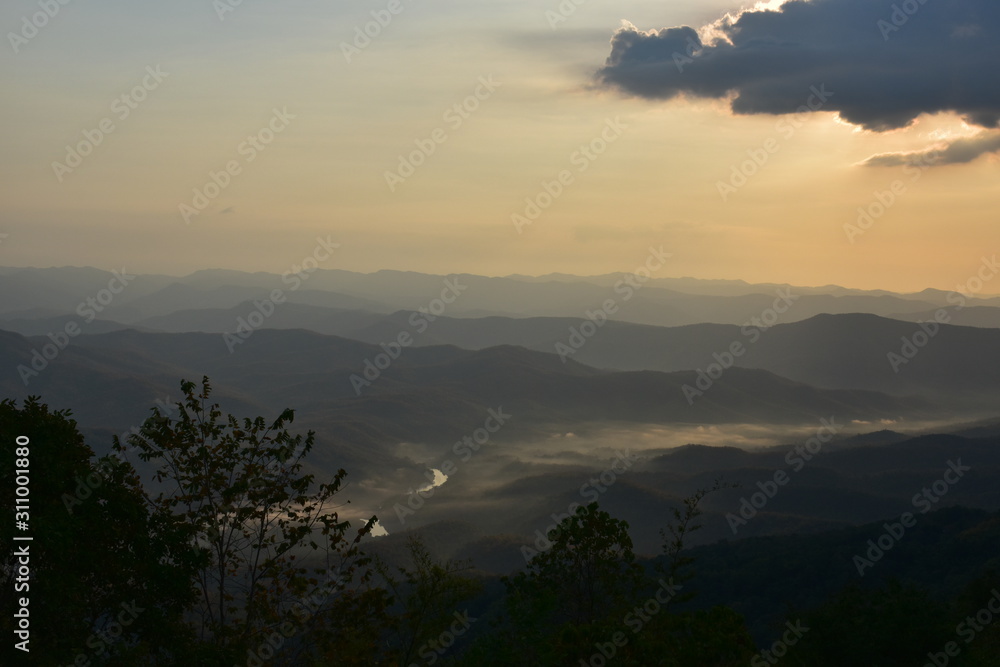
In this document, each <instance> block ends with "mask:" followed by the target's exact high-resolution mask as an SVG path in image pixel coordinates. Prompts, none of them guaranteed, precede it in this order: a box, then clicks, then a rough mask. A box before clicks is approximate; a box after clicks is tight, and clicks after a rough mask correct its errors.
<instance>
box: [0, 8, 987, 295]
mask: <svg viewBox="0 0 1000 667" xmlns="http://www.w3.org/2000/svg"><path fill="white" fill-rule="evenodd" d="M894 4H895V5H896V7H899V8H900V9H898V13H895V14H894V9H893V5H894ZM996 5H997V3H996V2H995V0H927V1H926V2H924V3H921V2H920V0H906V1H905V2H895V3H894V2H891V1H883V0H811V1H810V2H801V1H795V2H789V3H782V2H780V1H777V0H776V1H772V2H769V3H766V4H761V5H758V6H751V5H743V4H740V3H739V2H737V1H728V0H673V1H671V2H652V1H645V2H640V1H632V0H613V1H612V0H606V1H605V0H575V1H574V0H562V2H559V1H558V0H543V1H538V2H535V1H532V2H527V1H517V0H462V1H461V2H458V1H457V0H443V1H438V0H369V1H365V2H360V1H356V0H349V1H346V2H340V1H338V2H329V1H327V2H319V1H318V0H283V1H281V2H278V1H277V0H242V1H240V0H214V1H213V0H171V2H169V3H166V2H155V1H153V0H130V1H127V2H126V1H125V0H69V2H68V4H65V5H63V4H60V2H59V0H34V1H28V0H8V1H7V2H5V3H4V4H3V6H2V8H0V27H2V30H3V32H4V34H5V39H4V43H3V44H2V45H0V51H2V55H0V90H2V93H0V94H2V95H3V102H4V104H3V108H4V119H5V122H4V123H3V126H2V129H0V265H3V266H39V267H45V266H66V265H73V266H94V267H97V268H103V269H107V270H110V269H112V268H121V267H122V266H125V267H127V268H128V269H129V270H130V271H133V272H143V273H167V274H174V275H183V274H186V273H190V272H193V271H196V270H199V269H204V268H230V269H240V270H252V271H256V270H263V271H274V272H283V271H286V270H288V268H289V267H290V266H291V265H293V264H297V263H300V262H301V261H302V259H303V258H304V257H307V256H309V255H311V254H312V251H313V249H314V248H315V247H316V245H317V238H319V237H322V238H324V239H332V241H334V242H336V243H338V244H340V247H339V248H338V250H337V252H335V253H334V254H333V255H332V256H331V258H330V259H329V260H328V261H327V262H326V263H325V264H324V266H323V267H322V268H330V269H348V270H354V271H363V272H370V271H377V270H380V269H398V270H412V271H421V272H426V273H439V274H444V273H463V272H464V273H476V274H481V275H507V274H514V273H519V274H530V275H543V274H547V273H551V272H563V273H575V274H579V275H595V274H603V273H608V272H614V271H630V270H633V269H635V268H636V267H637V266H639V265H641V263H642V262H643V261H644V260H645V258H646V257H647V256H648V254H649V248H650V247H651V246H652V247H657V248H659V247H662V248H663V249H664V250H666V251H667V252H669V253H671V258H670V262H669V263H668V264H667V265H665V266H664V267H663V268H662V269H661V271H662V273H661V274H659V277H679V276H693V277H697V278H723V279H744V280H748V281H751V282H787V283H792V284H798V285H826V284H839V285H843V286H846V287H855V288H866V289H892V290H898V291H918V290H921V289H924V288H926V287H936V288H940V289H948V290H950V289H954V288H955V286H956V285H958V284H963V283H965V282H966V281H967V280H968V279H969V277H971V276H974V275H975V273H976V271H977V270H978V269H979V267H980V266H981V265H982V263H983V258H984V257H986V258H990V257H992V256H993V255H994V254H995V253H996V252H997V251H998V250H1000V225H997V219H996V213H997V205H996V204H997V202H998V197H1000V179H998V178H997V176H998V175H1000V172H998V166H1000V162H998V151H1000V130H998V129H997V121H998V119H1000V74H998V70H997V67H996V63H997V62H1000V39H998V37H1000V35H998V33H1000V7H997V6H996ZM46 8H47V11H48V13H49V14H51V16H48V15H46V14H45V13H44V12H45V11H46ZM904 10H905V11H904ZM38 26H41V27H38ZM366 32H367V34H366Z"/></svg>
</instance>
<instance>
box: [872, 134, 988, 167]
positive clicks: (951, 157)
mask: <svg viewBox="0 0 1000 667" xmlns="http://www.w3.org/2000/svg"><path fill="white" fill-rule="evenodd" d="M997 151H1000V132H982V133H980V134H977V135H976V136H974V137H968V138H965V139H956V140H955V141H953V142H951V143H950V144H947V145H944V146H935V147H931V148H928V149H926V150H922V151H916V152H912V153H880V154H879V155H873V156H871V157H870V158H868V159H867V160H865V161H864V162H862V163H861V164H862V166H865V167H901V166H904V165H911V166H917V167H922V166H929V167H935V166H938V165H943V164H965V163H966V162H972V161H973V160H975V159H976V158H978V157H980V156H981V155H986V154H988V153H996V152H997Z"/></svg>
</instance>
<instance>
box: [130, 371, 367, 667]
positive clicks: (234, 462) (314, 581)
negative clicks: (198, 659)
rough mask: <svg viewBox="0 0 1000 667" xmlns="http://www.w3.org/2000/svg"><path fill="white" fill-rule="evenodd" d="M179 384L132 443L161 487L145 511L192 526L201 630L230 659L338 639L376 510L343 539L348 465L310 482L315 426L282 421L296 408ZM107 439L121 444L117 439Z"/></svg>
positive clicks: (273, 657)
mask: <svg viewBox="0 0 1000 667" xmlns="http://www.w3.org/2000/svg"><path fill="white" fill-rule="evenodd" d="M181 390H182V392H183V393H184V400H183V401H182V402H180V403H178V404H177V408H178V410H177V412H176V415H175V416H173V417H171V416H168V415H166V414H163V412H162V411H161V410H160V408H158V407H157V408H154V409H153V415H152V417H150V418H149V419H148V420H147V421H146V422H145V423H144V425H143V426H142V428H141V430H140V432H139V433H138V434H133V435H132V436H130V437H129V439H128V444H129V445H131V447H132V448H134V449H135V450H137V451H138V452H139V457H140V458H141V459H142V460H144V461H150V462H153V463H154V464H155V465H156V466H157V469H156V482H157V483H158V484H160V485H161V486H162V487H163V490H161V491H160V492H159V493H158V494H157V495H155V496H153V497H150V498H149V503H150V506H151V508H152V509H153V511H154V512H159V513H164V514H169V515H171V516H172V517H174V518H175V520H176V521H177V522H178V523H180V524H183V525H186V526H188V527H189V529H190V530H191V532H192V540H193V542H194V543H195V544H197V546H198V548H199V550H200V552H201V554H202V555H203V556H204V558H205V561H204V564H203V567H201V568H199V570H198V572H197V575H196V578H195V587H196V589H197V591H198V602H197V604H196V605H194V607H193V610H192V611H193V615H194V619H195V623H196V628H195V629H196V631H197V633H198V636H199V637H200V639H201V640H203V641H205V642H207V643H209V644H211V645H212V646H213V647H214V650H215V651H214V652H215V655H216V656H217V657H218V659H219V660H220V661H224V662H225V663H228V664H233V661H236V662H241V663H245V662H247V661H252V660H254V659H256V660H259V661H277V662H281V661H284V660H292V658H291V657H290V656H297V657H295V658H294V659H295V660H302V659H303V658H302V657H301V656H302V654H303V652H308V651H310V650H315V649H316V647H315V646H311V645H310V644H309V639H310V635H311V633H312V632H313V631H314V630H316V631H317V633H318V634H319V635H320V636H321V638H322V639H323V641H327V642H329V641H336V640H337V638H338V636H339V635H338V633H337V632H336V628H334V627H331V625H330V623H329V621H330V618H329V617H328V613H329V611H330V610H331V609H332V608H334V607H336V606H337V605H342V604H343V603H344V596H348V597H350V596H351V595H355V594H356V590H355V589H356V587H357V586H358V585H364V584H367V582H368V580H369V578H370V572H369V571H368V570H367V569H366V568H365V567H364V566H365V565H366V559H365V558H364V556H363V555H362V554H361V553H360V550H359V548H358V545H359V542H360V541H361V539H362V538H363V537H364V536H365V535H367V534H368V533H369V532H370V530H371V528H372V525H373V524H374V522H375V521H376V518H375V517H372V518H371V519H370V520H369V521H368V522H367V523H366V524H365V525H364V526H363V527H362V528H361V529H360V530H358V531H357V533H356V535H355V536H354V537H353V539H352V538H350V537H349V535H348V531H349V528H350V524H349V523H348V522H347V521H343V520H341V519H340V518H339V516H338V513H337V511H336V508H335V507H334V506H333V498H334V496H335V495H336V494H337V493H338V492H339V491H340V490H341V488H342V485H343V481H344V478H345V477H346V475H347V473H346V472H345V471H344V470H343V469H341V470H339V471H338V472H337V473H336V475H334V477H333V479H332V480H331V481H330V482H328V483H320V484H318V485H317V484H315V480H314V477H313V475H305V474H302V461H303V458H304V457H305V456H306V455H307V454H308V453H309V451H310V450H311V449H312V447H313V444H314V442H315V434H314V433H313V432H312V431H310V432H308V433H307V434H306V435H305V436H303V435H301V434H299V435H292V434H291V433H290V432H289V431H288V428H287V426H288V424H290V423H291V422H292V421H293V419H294V412H293V411H292V410H285V411H284V412H282V413H281V415H279V416H278V418H277V419H275V420H274V421H273V422H267V421H265V420H264V418H263V417H257V418H256V419H252V420H251V419H249V418H245V419H242V420H239V419H237V418H236V417H234V416H232V415H226V416H223V414H222V411H221V410H220V409H219V406H218V404H211V405H210V404H209V402H208V401H209V397H210V395H211V385H210V383H209V380H208V378H207V377H206V378H203V379H202V384H201V391H200V392H199V393H197V394H196V393H195V392H196V387H195V384H194V383H193V382H186V381H185V382H182V383H181ZM114 446H115V448H116V450H118V451H125V449H126V447H125V445H123V444H122V443H121V442H120V441H119V440H118V439H117V438H116V439H115V445H114ZM164 484H165V486H163V485H164ZM368 602H371V600H370V599H366V600H365V604H367V603H368Z"/></svg>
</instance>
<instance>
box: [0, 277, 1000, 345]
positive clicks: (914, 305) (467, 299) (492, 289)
mask: <svg viewBox="0 0 1000 667" xmlns="http://www.w3.org/2000/svg"><path fill="white" fill-rule="evenodd" d="M112 278H114V274H113V273H109V272H104V271H99V270H97V269H89V268H54V269H15V268H2V269H0V290H2V293H3V294H4V295H5V298H4V302H3V303H2V304H0V319H2V320H3V321H6V322H11V321H23V320H28V319H38V318H43V317H53V316H60V315H72V314H74V313H75V312H76V310H77V308H78V306H79V305H80V304H81V303H83V302H84V301H85V300H86V299H87V298H88V297H92V296H94V295H96V294H98V293H99V292H100V290H102V289H105V288H106V287H107V285H108V283H109V281H110V280H111V279H112ZM447 280H452V281H453V282H455V283H456V284H457V285H459V286H460V287H461V290H460V295H459V296H458V298H456V299H454V301H453V302H452V303H449V304H447V307H446V308H445V309H444V312H443V313H440V314H444V315H448V316H450V317H484V316H489V315H498V316H509V317H535V316H538V317H553V316H554V317H584V316H585V313H586V312H588V311H591V312H593V311H595V310H597V309H599V308H601V306H602V304H604V303H606V302H607V301H608V300H609V299H610V300H613V301H614V302H615V313H614V314H613V316H612V319H617V320H621V321H627V322H635V323H639V324H651V325H657V326H683V325H688V324H700V323H715V324H739V325H742V324H744V323H745V322H748V321H749V320H751V319H752V318H754V317H758V318H759V317H761V316H762V314H763V313H766V311H767V309H768V308H769V307H770V306H771V305H772V303H773V302H774V300H775V298H776V295H777V294H779V293H782V294H789V295H792V297H794V298H795V301H794V305H793V306H792V307H791V308H789V309H788V311H787V312H785V313H782V314H781V316H780V318H779V320H778V321H780V322H783V323H789V322H795V321H800V320H805V319H809V318H811V317H813V316H815V315H818V314H824V313H828V314H840V313H870V314H875V315H881V316H884V317H899V318H903V319H910V318H917V317H925V316H926V314H927V313H928V312H933V311H934V309H936V308H939V307H947V306H948V305H949V302H948V298H949V295H948V294H947V293H944V292H940V291H938V290H925V291H924V292H921V293H919V294H892V293H889V292H884V291H870V292H865V291H861V290H848V289H844V288H841V287H837V286H828V287H820V288H816V287H796V286H781V285H748V284H746V283H742V282H739V281H700V280H694V279H685V278H655V277H654V278H651V279H649V280H648V281H646V282H643V281H642V280H641V279H640V278H638V277H634V276H630V275H629V274H614V275H607V276H594V277H586V278H581V277H571V276H564V275H554V276H547V277H543V278H527V277H524V276H509V277H505V278H490V277H484V276H473V275H457V276H433V275H427V274H420V273H411V272H400V271H379V272H376V273H371V274H361V273H353V272H350V271H341V270H324V269H318V270H315V271H313V272H311V273H310V272H301V271H300V273H298V274H295V273H288V274H285V275H283V276H282V275H277V274H269V273H243V272H238V271H220V270H213V271H199V272H196V273H193V274H191V275H189V276H185V277H181V278H177V277H171V276H160V275H135V276H134V277H130V278H129V280H128V284H127V287H126V288H125V289H124V290H122V291H121V293H120V294H118V295H116V296H115V298H114V300H113V301H112V302H111V303H110V304H108V305H107V307H106V308H103V309H102V310H101V312H100V318H101V319H110V320H114V321H117V322H121V323H123V324H128V325H137V324H138V325H144V326H148V324H146V323H144V320H148V319H150V318H159V317H162V316H166V315H170V314H172V313H176V312H178V311H184V310H190V309H206V308H221V309H228V308H234V307H236V306H237V305H239V304H241V303H243V302H246V301H253V300H255V299H258V300H260V299H266V298H268V297H269V296H270V295H271V294H272V292H273V291H274V290H281V291H282V296H283V297H284V298H287V300H288V301H290V302H292V303H298V304H305V305H312V306H322V307H327V308H337V309H347V310H364V311H368V312H372V313H382V314H388V313H392V312H395V311H398V310H410V311H412V310H418V309H419V308H421V307H424V308H429V307H430V306H431V305H432V304H433V302H434V301H435V299H437V298H439V297H440V295H441V293H442V290H443V289H445V285H446V281H447ZM967 306H969V307H973V306H974V307H977V308H985V309H988V310H986V311H979V312H977V314H976V315H975V317H969V318H968V319H969V320H970V321H969V322H967V323H968V324H973V325H976V326H980V325H982V323H986V324H991V323H993V322H995V321H996V318H997V313H996V312H993V310H992V309H1000V297H991V298H984V299H976V298H970V299H969V300H968V303H967ZM997 312H1000V310H998V311H997ZM435 314H438V313H435ZM961 317H962V318H966V316H965V315H962V316H961ZM180 321H181V322H183V319H181V320H180ZM176 326H178V325H174V326H172V327H170V330H175V329H176ZM7 328H8V329H10V328H11V327H10V326H8V327H7Z"/></svg>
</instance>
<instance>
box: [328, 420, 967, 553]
mask: <svg viewBox="0 0 1000 667" xmlns="http://www.w3.org/2000/svg"><path fill="white" fill-rule="evenodd" d="M827 422H828V423H832V424H833V425H834V426H835V427H836V429H837V432H836V435H835V438H834V440H833V441H831V442H830V443H829V444H826V445H824V447H825V448H826V449H827V450H832V449H834V448H837V447H843V446H845V445H846V444H847V443H845V442H844V441H845V439H847V438H850V437H852V436H855V435H858V434H864V433H871V432H875V431H881V430H886V429H888V430H893V431H897V432H901V433H905V434H908V435H919V434H922V433H927V432H942V431H946V430H954V429H955V428H957V425H956V424H954V423H950V424H949V423H946V422H940V421H937V422H930V421H927V422H915V421H907V422H903V421H893V420H882V421H880V422H859V421H853V422H841V421H839V420H837V419H835V418H834V419H833V420H832V421H831V420H827ZM821 427H823V424H822V423H821V422H819V421H817V422H813V423H803V424H799V425H793V426H789V425H785V424H782V425H771V424H759V423H754V424H724V425H707V426H706V425H694V424H676V425H669V426H664V425H646V426H642V425H640V426H637V425H634V424H601V425H591V426H581V427H579V428H577V429H576V430H573V431H567V430H563V429H559V430H557V431H556V430H554V431H553V432H551V433H549V434H547V435H542V436H539V437H537V438H532V439H526V440H521V441H509V440H504V439H503V437H502V436H503V433H502V430H501V432H500V433H498V434H497V435H496V436H491V439H490V440H487V441H485V442H484V443H483V444H477V443H476V442H475V441H474V440H472V439H471V438H470V439H468V440H466V441H465V442H454V443H452V444H441V443H436V444H428V443H412V442H403V443H400V444H399V445H398V446H397V447H396V450H395V451H394V452H392V453H393V454H394V455H395V456H396V457H398V459H402V460H407V461H411V462H412V463H413V465H412V466H411V467H406V468H397V469H395V470H386V471H382V472H380V473H378V474H376V475H373V476H370V477H368V478H367V479H364V480H361V481H355V482H354V483H352V484H350V486H349V487H348V488H347V489H345V495H346V496H347V497H349V498H350V499H351V508H352V512H351V513H350V518H352V519H355V520H357V519H361V518H362V517H368V516H371V515H372V514H376V515H378V516H379V519H380V521H379V524H380V525H379V528H378V530H377V533H376V534H379V535H383V534H386V532H388V533H389V534H393V533H396V532H403V531H406V530H409V529H411V528H415V527H419V526H422V525H426V524H430V523H434V522H436V521H441V520H445V519H457V520H462V521H469V522H471V523H474V524H475V525H477V526H480V527H481V528H482V529H483V530H484V531H486V532H495V531H496V532H508V533H509V532H523V533H525V534H531V533H532V532H533V530H534V523H532V521H531V520H530V517H532V516H537V515H538V513H539V512H541V513H542V514H543V515H545V516H547V515H548V514H549V512H548V511H546V510H545V508H546V507H549V506H551V508H552V511H553V512H557V513H559V512H565V508H566V507H567V502H568V501H573V500H574V498H575V500H576V501H577V502H579V503H581V504H586V502H589V501H591V500H594V499H598V500H599V501H600V502H601V503H602V506H604V505H605V504H606V502H605V501H606V500H608V499H609V498H610V495H611V494H609V496H608V497H605V495H604V494H605V493H606V491H602V490H600V489H602V488H606V487H605V486H604V485H602V484H601V477H600V475H601V473H602V472H603V473H604V478H603V479H604V482H605V484H607V482H608V481H609V480H612V479H613V480H614V481H612V483H611V485H609V486H613V485H614V484H615V483H616V482H618V481H622V482H629V481H630V479H629V478H630V477H631V478H632V480H631V481H632V482H633V483H632V484H628V483H626V484H624V485H623V486H629V487H631V486H634V485H635V484H636V483H637V480H639V479H640V478H642V477H643V472H644V471H648V470H649V466H648V464H649V462H650V461H651V460H652V459H654V458H656V457H657V456H660V455H662V454H664V453H667V452H669V451H670V450H673V449H675V448H677V447H682V446H684V445H689V444H698V445H706V446H714V447H736V448H740V449H745V450H760V449H765V448H770V447H777V448H783V447H794V446H796V445H799V444H802V443H804V442H805V441H806V440H808V439H809V438H811V437H812V436H814V435H816V434H817V431H818V430H819V429H820V428H821ZM659 471H660V472H659V473H658V474H660V475H662V474H663V473H662V468H660V469H659ZM591 482H595V483H594V484H591ZM641 486H643V487H645V488H644V490H645V491H650V490H652V491H653V492H654V493H661V494H663V496H664V499H665V498H667V497H668V496H673V495H675V494H676V493H679V491H678V490H677V489H673V488H663V487H662V486H659V487H657V486H656V485H653V484H649V483H648V482H647V483H643V484H642V485H641ZM689 492H690V491H683V492H682V493H689ZM613 495H614V496H615V497H616V499H622V498H623V494H622V488H621V487H619V489H617V490H616V493H614V494H613ZM564 497H565V498H566V499H567V501H563V500H562V498H564ZM678 497H680V496H678ZM641 500H642V499H638V498H637V499H636V502H641ZM646 500H648V499H646ZM345 516H347V515H346V514H345ZM535 523H537V521H536V522H535ZM538 527H541V526H538Z"/></svg>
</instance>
